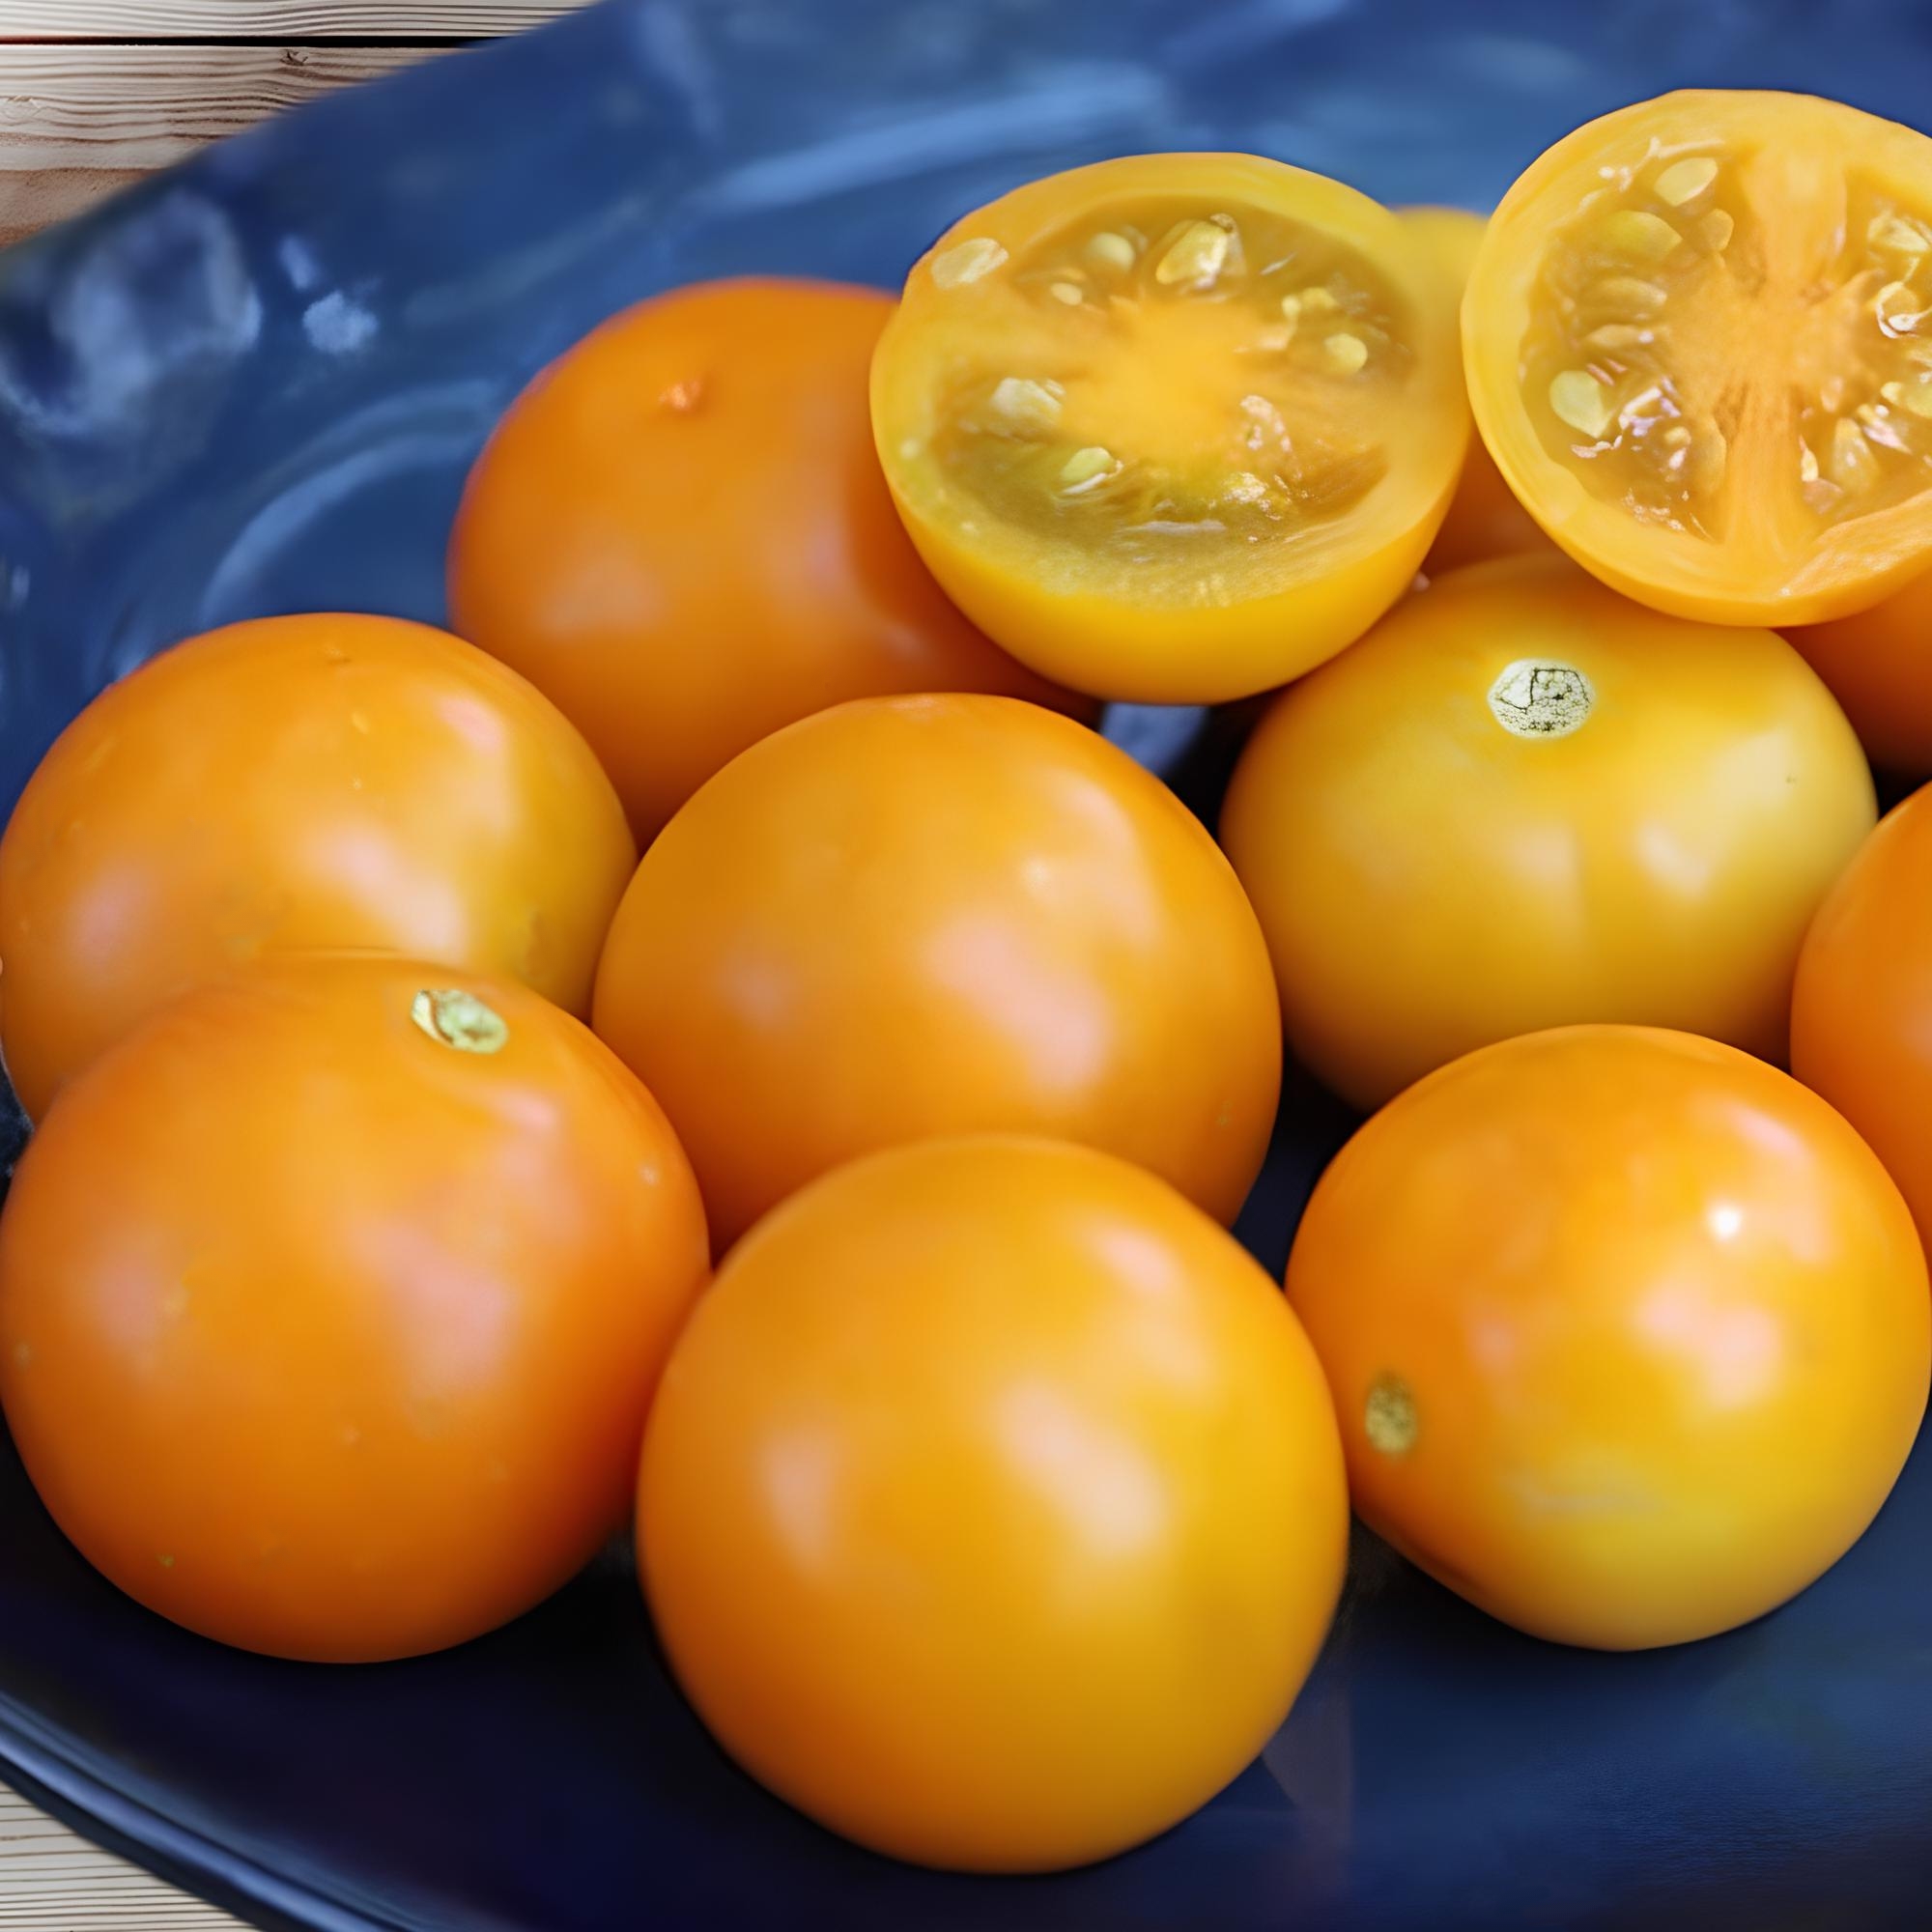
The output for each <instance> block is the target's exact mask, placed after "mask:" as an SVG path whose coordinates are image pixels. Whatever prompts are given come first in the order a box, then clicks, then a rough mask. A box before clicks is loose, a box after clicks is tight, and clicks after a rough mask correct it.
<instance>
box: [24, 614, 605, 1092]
mask: <svg viewBox="0 0 1932 1932" xmlns="http://www.w3.org/2000/svg"><path fill="white" fill-rule="evenodd" d="M636 863H637V847H636V845H635V844H634V843H633V842H632V839H631V835H630V832H629V830H628V829H627V827H626V826H625V823H624V813H623V809H622V807H621V806H619V804H618V802H617V798H616V795H615V793H614V792H612V791H611V781H609V780H608V779H607V778H606V777H605V776H604V774H603V772H602V771H601V770H599V769H598V765H597V760H596V758H595V757H594V756H593V755H592V754H591V752H590V748H589V747H588V746H587V745H585V744H584V742H583V740H582V738H580V737H579V736H578V734H577V733H576V731H575V730H573V729H572V728H571V725H570V724H569V723H568V721H567V720H565V719H564V718H563V717H562V716H561V715H560V714H559V713H558V712H557V710H556V709H555V707H554V706H553V705H552V704H551V703H550V702H549V700H548V699H547V698H545V697H543V696H541V695H540V694H539V693H538V692H536V691H534V690H532V689H531V687H530V686H529V685H527V684H526V683H525V682H524V680H523V679H522V678H520V677H518V676H517V675H516V674H515V673H514V672H512V671H509V670H506V669H505V668H503V667H502V666H501V665H499V664H497V663H496V662H494V661H493V660H492V659H490V658H488V657H486V656H484V654H483V653H482V652H481V651H477V650H472V649H471V648H470V647H469V645H468V644H466V643H463V642H461V641H460V640H459V639H455V638H452V637H449V636H447V635H446V634H445V633H443V632H440V631H433V630H430V629H428V628H427V627H425V626H423V625H420V624H405V623H399V622H397V621H396V620H394V619H392V618H387V617H362V616H350V615H330V616H312V617H271V618H267V619H264V620H263V621H261V622H258V623H251V624H237V625H234V626H232V627H231V628H229V629H227V630H222V631H213V632H211V633H209V634H208V635H207V636H206V637H202V638H196V639H190V640H189V641H188V642H186V643H184V644H177V645H176V646H175V647H174V649H172V650H169V651H164V652H163V653H162V654H161V655H160V656H159V657H157V658H156V659H154V660H153V661H152V662H150V663H149V664H146V665H144V666H142V668H140V669H138V670H136V671H134V672H133V673H132V674H131V675H130V676H128V677H127V678H124V679H123V680H122V681H121V682H120V683H119V684H117V685H114V686H112V687H111V688H110V689H109V690H107V691H105V692H103V693H102V694H101V695H100V696H99V697H97V698H96V699H95V700H94V702H93V703H92V704H90V705H89V706H88V707H87V709H86V710H85V711H83V712H82V713H81V714H80V716H79V717H78V718H76V719H75V720H74V721H73V723H72V724H71V725H69V726H68V728H67V730H66V731H64V732H63V733H62V734H61V737H60V739H59V741H58V742H57V743H56V744H55V745H54V748H53V749H52V751H50V752H49V753H47V755H46V757H45V758H44V759H43V761H42V763H41V767H40V769H39V770H38V771H37V772H36V773H35V774H34V776H33V778H32V779H31V780H30V781H28V784H27V788H26V790H25V791H24V792H23V793H22V794H21V797H20V802H19V804H18V805H17V806H16V807H15V808H14V815H13V818H12V820H11V821H10V823H9V824H8V827H7V832H6V837H5V838H4V840H0V956H4V959H5V980H4V998H0V1044H4V1048H5V1052H6V1059H7V1071H8V1073H9V1075H10V1076H11V1077H12V1079H13V1082H14V1089H15V1091H16V1092H17V1093H18V1094H19V1096H20V1099H21V1102H22V1104H23V1105H24V1106H25V1107H26V1109H27V1111H28V1112H29V1113H30V1114H32V1115H33V1116H35V1118H37V1119H38V1118H39V1117H40V1115H41V1114H43V1112H44V1111H45V1109H46V1106H47V1103H48V1102H49V1101H50V1100H51V1099H52V1098H53V1095H54V1093H55V1090H56V1089H57V1088H58V1087H59V1086H60V1084H61V1082H62V1081H64V1080H66V1079H68V1078H69V1077H70V1076H71V1074H73V1073H74V1072H75V1071H77V1070H78V1069H79V1068H80V1067H81V1066H83V1065H86V1064H87V1062H88V1061H89V1060H91V1059H92V1058H93V1057H94V1056H95V1055H96V1054H98V1053H99V1051H100V1050H101V1049H102V1048H103V1047H104V1046H106V1045H107V1044H109V1042H111V1041H112V1040H115V1039H118V1038H119V1037H121V1036H122V1035H123V1034H124V1033H126V1032H127V1030H128V1028H129V1027H130V1026H132V1025H133V1023H134V1022H135V1021H136V1020H137V1019H139V1018H140V1017H141V1016H142V1015H143V1014H144V1013H147V1012H150V1011H152V1010H153V1009H154V1008H155V1007H156V1006H157V1005H158V1004H159V1003H160V1002H161V1001H163V1000H165V999H168V998H170V997H171V996H172V995H174V994H176V993H179V992H181V991H183V990H185V988H187V987H189V986H195V985H200V984H203V983H205V982H207V981H208V980H213V979H215V978H218V977H220V976H221V975H223V974H226V973H229V972H232V971H234V970H235V969H236V968H237V967H239V966H243V965H246V964H247V963H248V962H249V961H251V960H253V959H256V958H262V957H269V956H272V955H275V954H279V953H288V952H304V951H308V950H312V949H315V948H326V949H333V948H340V947H358V948H369V949H372V950H376V951H385V952H401V953H406V954H410V955H412V956H416V957H421V958H427V959H440V960H444V961H447V962H448V963H450V964H452V965H458V966H466V967H473V968H476V969H478V970H482V971H489V972H497V973H507V974H510V975H512V976H513V977H515V978H517V979H520V980H526V981H527V983H529V984H530V985H532V986H534V987H535V988H536V989H537V991H539V992H540V993H543V994H545V995H546V996H547V997H549V998H550V999H553V1000H555V1001H556V1002H557V1003H558V1004H559V1005H561V1006H564V1007H568V1008H571V1009H574V1010H577V1011H580V1012H581V1011H582V1010H583V1009H585V1008H586V1007H587V1005H588V1002H589V994H590V981H591V977H592V975H593V974H594V972H595V970H596V964H597V954H598V950H599V948H600V947H601V946H602V945H603V943H604V933H605V929H606V927H607V926H608V925H609V924H610V923H611V912H612V911H613V910H614V909H615V907H616V904H617V900H618V897H619V896H620V895H621V894H622V893H623V890H624V885H625V882H626V880H627V879H628V878H629V876H630V873H631V870H632V868H633V867H635V865H636Z"/></svg>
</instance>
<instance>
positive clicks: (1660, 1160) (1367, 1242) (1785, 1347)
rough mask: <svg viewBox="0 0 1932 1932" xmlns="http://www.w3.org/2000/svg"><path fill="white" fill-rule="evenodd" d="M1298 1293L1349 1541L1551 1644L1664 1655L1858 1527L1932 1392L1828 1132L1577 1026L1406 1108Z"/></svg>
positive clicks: (1320, 1231)
mask: <svg viewBox="0 0 1932 1932" xmlns="http://www.w3.org/2000/svg"><path fill="white" fill-rule="evenodd" d="M1288 1293H1289V1298H1290V1300H1291V1301H1292V1302H1293V1305H1294V1308H1295V1311H1296V1313H1297V1314H1299V1315H1300V1317H1301V1319H1302V1321H1304V1322H1305V1323H1306V1324H1307V1329H1308V1334H1309V1338H1310V1339H1311V1340H1312V1341H1313V1342H1314V1344H1315V1349H1316V1352H1317V1353H1318V1354H1319V1355H1320V1356H1321V1363H1322V1367H1323V1368H1324V1369H1325V1370H1326V1371H1327V1375H1328V1385H1329V1388H1330V1389H1331V1391H1332V1392H1333V1394H1334V1397H1335V1406H1336V1411H1337V1414H1338V1417H1339V1419H1340V1422H1341V1426H1342V1442H1343V1447H1344V1449H1345V1451H1346V1453H1347V1456H1348V1462H1349V1485H1350V1494H1351V1495H1352V1497H1353V1499H1354V1504H1355V1508H1356V1511H1357V1513H1358V1514H1359V1515H1360V1516H1361V1517H1362V1519H1363V1520H1365V1521H1366V1522H1367V1523H1369V1525H1370V1526H1371V1527H1372V1528H1374V1529H1375V1530H1377V1531H1378V1533H1379V1534H1381V1535H1382V1536H1384V1537H1386V1538H1387V1539H1388V1540H1389V1541H1390V1542H1391V1543H1393V1544H1394V1545H1395V1547H1396V1548H1398V1549H1400V1550H1402V1551H1403V1552H1404V1553H1405V1554H1406V1555H1407V1556H1409V1557H1410V1558H1411V1559H1412V1560H1413V1561H1415V1562H1416V1563H1418V1564H1420V1565H1421V1566H1422V1567H1423V1568H1424V1569H1425V1570H1427V1571H1428V1572H1429V1573H1430V1574H1431V1575H1432V1576H1434V1577H1436V1578H1437V1579H1438V1580H1439V1581H1440V1582H1442V1583H1445V1584H1447V1585H1448V1587H1449V1588H1450V1589H1452V1590H1455V1591H1457V1592H1459V1593H1460V1594H1461V1595H1463V1596H1464V1597H1466V1598H1468V1599H1469V1601H1470V1602H1471V1603H1473V1604H1476V1605H1480V1606H1481V1607H1482V1608H1484V1609H1486V1610H1488V1611H1490V1612H1491V1613H1492V1615H1494V1616H1498V1617H1501V1618H1502V1619H1503V1620H1504V1621H1505V1622H1508V1623H1512V1624H1515V1625H1516V1626H1517V1627H1518V1628H1519V1629H1520V1630H1525V1631H1528V1632H1530V1633H1531V1634H1534V1635H1537V1636H1544V1637H1549V1638H1552V1639H1554V1640H1555V1641H1557V1642H1560V1643H1576V1644H1588V1645H1592V1646H1595V1647H1597V1648H1599V1649H1605V1650H1634V1649H1640V1648H1644V1647H1647V1646H1649V1645H1653V1644H1665V1643H1683V1642H1686V1641H1689V1640H1690V1639H1691V1638H1693V1637H1701V1636H1709V1635H1711V1634H1713V1633H1715V1632H1718V1631H1723V1630H1729V1629H1730V1628H1731V1627H1732V1626H1733V1625H1736V1624H1741V1623H1746V1622H1748V1621H1749V1620H1750V1619H1751V1618H1753V1617H1757V1616H1761V1615H1763V1614H1764V1612H1765V1611H1767V1610H1770V1609H1772V1608H1774V1607H1775V1606H1776V1605H1778V1604H1781V1603H1783V1602H1784V1601H1785V1599H1786V1598H1788V1597H1791V1596H1793V1595H1795V1594H1796V1593H1797V1592H1798V1591H1800V1590H1802V1589H1804V1587H1805V1585H1806V1584H1808V1583H1810V1582H1811V1581H1812V1580H1813V1579H1814V1578H1815V1577H1818V1576H1820V1575H1821V1574H1822V1573H1823V1572H1824V1571H1826V1570H1827V1569H1829V1568H1830V1567H1831V1566H1832V1565H1833V1563H1835V1562H1836V1561H1837V1559H1838V1558H1839V1557H1840V1556H1841V1555H1843V1553H1844V1552H1845V1551H1846V1550H1847V1549H1848V1548H1851V1546H1852V1545H1853V1544H1854V1543H1855V1542H1856V1541H1857V1540H1858V1538H1859V1537H1860V1536H1861V1535H1862V1534H1863V1532H1864V1529H1865V1526H1866V1524H1867V1523H1869V1522H1870V1521H1871V1520H1872V1518H1873V1517H1874V1516H1875V1515H1876V1514H1877V1512H1878V1509H1879V1506H1880V1504H1881V1503H1883V1502H1884V1500H1885V1498H1886V1496H1887V1494H1888V1493H1889V1491H1890V1489H1891V1486H1892V1483H1893V1480H1894V1479H1895V1478H1896V1477H1897V1475H1898V1472H1899V1469H1900V1468H1901V1467H1902V1466H1903V1464H1904V1462H1905V1458H1906V1453H1907V1451H1908V1450H1910V1448H1911V1447H1912V1441H1913V1437H1914V1436H1915V1435H1916V1434H1917V1433H1918V1423H1919V1418H1920V1416H1921V1415H1922V1414H1923V1413H1924V1409H1925V1396H1926V1383H1927V1376H1928V1372H1932V1300H1928V1295H1927V1290H1926V1278H1925V1263H1924V1260H1923V1258H1922V1256H1921V1255H1920V1253H1919V1247H1918V1238H1917V1236H1916V1235H1915V1234H1914V1232H1913V1226H1912V1219H1911V1216H1910V1215H1909V1214H1908V1213H1907V1211H1906V1208H1905V1204H1904V1203H1903V1202H1902V1201H1901V1200H1900V1199H1899V1196H1898V1190H1897V1189H1896V1188H1895V1187H1893V1185H1892V1184H1891V1182H1890V1181H1889V1179H1887V1177H1886V1175H1885V1172H1884V1170H1883V1169H1882V1168H1881V1167H1880V1165H1879V1163H1878V1160H1877V1158H1876V1157H1875V1156H1874V1155H1873V1154H1872V1152H1871V1151H1870V1150H1869V1149H1868V1148H1866V1147H1865V1145H1864V1143H1863V1142H1862V1141H1861V1140H1860V1139H1859V1137H1858V1135H1857V1134H1855V1133H1854V1132H1853V1131H1852V1129H1851V1128H1850V1127H1849V1126H1847V1125H1846V1124H1845V1122H1843V1121H1842V1120H1841V1119H1840V1118H1839V1117H1838V1116H1837V1115H1836V1114H1834V1113H1833V1111H1832V1110H1831V1108H1829V1107H1828V1106H1826V1105H1825V1103H1824V1102H1823V1101H1822V1100H1820V1099H1818V1098H1817V1097H1816V1095H1814V1094H1809V1093H1807V1092H1806V1091H1805V1090H1804V1088H1803V1087H1801V1086H1799V1085H1798V1083H1797V1082H1796V1081H1795V1080H1792V1079H1791V1078H1789V1077H1788V1076H1787V1075H1785V1074H1783V1073H1780V1072H1778V1071H1777V1070H1776V1068H1774V1067H1770V1066H1767V1065H1765V1064H1764V1063H1763V1062H1762V1061H1759V1060H1754V1059H1752V1058H1751V1057H1750V1056H1748V1055H1747V1054H1743V1053H1739V1052H1738V1051H1736V1050H1735V1049H1734V1048H1732V1047H1727V1046H1720V1045H1719V1044H1718V1043H1716V1042H1715V1041H1712V1040H1706V1039H1697V1038H1694V1037H1691V1036H1690V1035H1689V1034H1672V1033H1663V1032H1654V1031H1651V1030H1649V1029H1644V1028H1636V1027H1573V1028H1568V1029H1564V1030H1561V1031H1558V1032H1554V1033H1544V1034H1534V1035H1531V1036H1529V1037H1526V1038H1520V1039H1513V1040H1508V1041H1505V1042H1504V1043H1503V1044H1501V1045H1499V1046H1492V1047H1486V1048H1484V1049H1483V1050H1482V1051H1481V1052H1479V1053H1472V1054H1470V1055H1469V1056H1468V1057H1467V1058H1466V1059H1463V1060H1459V1061H1457V1062H1456V1063H1455V1064H1454V1065H1450V1066H1446V1067H1444V1068H1443V1069H1442V1070H1441V1071H1440V1072H1438V1073H1435V1074H1432V1075H1431V1076H1430V1077H1429V1078H1428V1079H1427V1080H1424V1081H1422V1082H1421V1083H1420V1084H1419V1085H1417V1086H1415V1087H1411V1088H1410V1089H1409V1090H1408V1091H1407V1092H1406V1094H1403V1095H1402V1096H1401V1097H1400V1098H1399V1099H1396V1100H1394V1101H1392V1102H1391V1103H1390V1104H1389V1105H1388V1106H1387V1107H1386V1108H1384V1109H1383V1110H1382V1112H1381V1113H1379V1114H1378V1115H1377V1116H1376V1117H1375V1119H1374V1120H1372V1121H1371V1122H1369V1123H1368V1124H1367V1125H1366V1126H1365V1127H1363V1128H1362V1129H1361V1131H1360V1132H1359V1133H1358V1134H1357V1135H1356V1136H1355V1138H1354V1139H1353V1140H1352V1141H1350V1143H1349V1145H1348V1146H1347V1147H1346V1148H1345V1149H1344V1150H1343V1151H1342V1152H1341V1154H1340V1155H1339V1156H1338V1157H1337V1158H1336V1160H1335V1162H1334V1164H1333V1166H1331V1167H1330V1168H1329V1170H1328V1172H1327V1173H1326V1174H1325V1175H1324V1176H1323V1177H1322V1179H1321V1183H1320V1184H1319V1186H1318V1187H1317V1188H1316V1191H1315V1196H1314V1199H1313V1200H1312V1201H1311V1202H1310V1204H1309V1208H1308V1212H1307V1215H1306V1217H1305V1218H1304V1219H1303V1221H1302V1224H1301V1228H1300V1231H1299V1233H1298V1234H1297V1236H1296V1237H1295V1243H1294V1250H1293V1254H1292V1256H1291V1257H1290V1260H1289V1268H1288Z"/></svg>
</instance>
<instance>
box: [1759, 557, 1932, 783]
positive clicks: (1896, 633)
mask: <svg viewBox="0 0 1932 1932" xmlns="http://www.w3.org/2000/svg"><path fill="white" fill-rule="evenodd" d="M1785 635H1786V636H1787V637H1788V638H1789V639H1791V641H1792V643H1793V644H1794V645H1796V646H1797V648H1798V650H1799V651H1800V652H1802V653H1803V655H1804V662H1805V663H1806V664H1808V665H1809V666H1810V667H1811V668H1812V669H1813V670H1815V671H1816V672H1817V673H1818V675H1819V676H1820V677H1822V678H1823V679H1824V680H1825V682H1826V683H1827V684H1828V685H1830V686H1831V688H1832V695H1833V696H1834V697H1835V698H1836V699H1837V700H1838V702H1839V703H1840V704H1841V705H1843V706H1844V710H1845V716H1846V717H1847V718H1849V719H1850V720H1851V721H1852V727H1853V729H1855V730H1856V731H1857V732H1858V734H1859V742H1860V743H1861V745H1863V746H1864V748H1865V751H1866V753H1867V754H1868V755H1869V756H1870V758H1871V761H1872V763H1873V764H1875V765H1877V766H1878V767H1879V769H1880V770H1881V771H1885V772H1889V773H1892V774H1895V775H1896V776H1898V777H1901V778H1909V779H1914V780H1919V779H1925V778H1932V575H1921V576H1918V577H1915V578H1913V579H1912V581H1911V582H1909V583H1907V584H1906V586H1905V587H1904V589H1902V590H1897V591H1894V592H1893V593H1892V594H1891V595H1890V596H1889V597H1888V598H1887V599H1886V600H1885V602H1884V603H1882V604H1874V605H1873V606H1872V607H1871V609H1870V610H1869V611H1855V612H1854V613H1853V614H1852V615H1851V616H1849V617H1840V618H1839V619H1838V620H1837V622H1836V623H1833V624H1807V625H1803V626H1801V627H1799V628H1797V629H1795V630H1791V631H1787V632H1786V633H1785Z"/></svg>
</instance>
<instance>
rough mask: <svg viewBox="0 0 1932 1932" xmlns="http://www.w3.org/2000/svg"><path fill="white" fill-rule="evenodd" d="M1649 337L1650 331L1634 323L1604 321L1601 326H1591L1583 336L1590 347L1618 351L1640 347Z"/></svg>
mask: <svg viewBox="0 0 1932 1932" xmlns="http://www.w3.org/2000/svg"><path fill="white" fill-rule="evenodd" d="M1649 339H1650V331H1649V330H1648V329H1644V328H1638V327H1636V325H1635V324H1634V323H1629V322H1606V323H1605V325H1604V326H1603V327H1602V328H1593V329H1592V330H1591V331H1590V332H1589V334H1588V335H1586V336H1584V338H1583V340H1584V342H1585V343H1586V344H1587V345H1588V346H1589V347H1590V348H1592V349H1607V350H1610V351H1613V352H1614V351H1618V350H1625V349H1641V348H1642V347H1643V345H1644V344H1645V342H1647V341H1648V340H1649Z"/></svg>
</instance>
